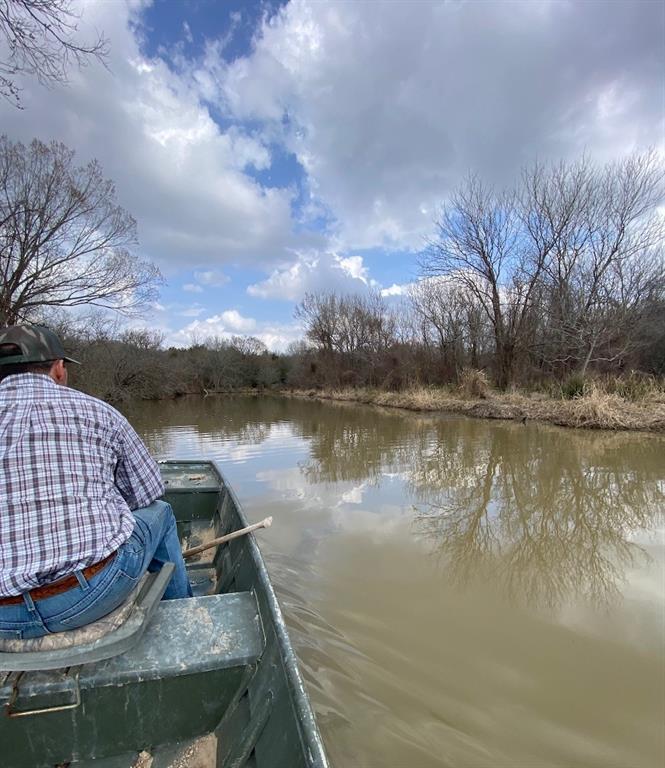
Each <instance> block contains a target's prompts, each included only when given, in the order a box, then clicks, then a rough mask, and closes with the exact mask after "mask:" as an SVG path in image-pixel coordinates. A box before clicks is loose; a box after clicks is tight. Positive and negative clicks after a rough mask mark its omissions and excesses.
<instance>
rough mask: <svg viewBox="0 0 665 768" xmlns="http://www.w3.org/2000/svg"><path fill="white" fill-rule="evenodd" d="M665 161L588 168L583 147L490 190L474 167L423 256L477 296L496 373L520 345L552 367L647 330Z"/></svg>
mask: <svg viewBox="0 0 665 768" xmlns="http://www.w3.org/2000/svg"><path fill="white" fill-rule="evenodd" d="M663 179H664V172H663V167H662V162H661V160H660V158H659V156H658V155H657V153H655V152H646V153H644V154H634V155H632V156H630V157H628V158H626V159H623V160H619V161H617V162H615V163H612V164H610V165H607V166H605V167H601V168H597V167H595V166H593V165H592V164H591V163H590V162H588V160H587V159H586V158H582V159H581V160H580V161H577V162H574V163H560V164H558V165H554V166H549V167H545V166H542V165H539V164H536V165H534V166H532V167H531V168H529V169H526V170H525V171H524V172H523V174H522V177H521V179H520V182H519V183H518V184H517V185H516V186H515V188H513V189H509V190H505V191H503V192H500V193H496V192H494V191H493V190H491V189H488V188H487V187H486V186H484V185H483V184H482V182H480V181H479V180H478V179H477V178H476V177H471V178H470V179H469V180H468V181H467V182H466V183H464V184H463V185H462V186H461V187H460V188H459V189H458V190H457V191H456V192H455V193H454V194H453V195H452V197H451V199H450V201H449V202H448V203H447V204H446V205H445V207H444V208H443V211H442V213H441V216H440V218H439V220H438V222H437V236H436V238H435V239H433V240H432V241H431V242H430V244H429V248H428V250H427V252H426V255H425V257H424V259H423V260H422V261H421V268H422V273H423V276H425V277H429V278H433V277H435V278H442V277H445V279H446V281H447V282H448V283H449V284H456V285H458V286H460V287H462V288H464V290H465V291H466V292H467V293H468V294H469V295H471V296H473V297H474V299H475V301H476V303H477V305H478V306H479V307H480V308H481V309H482V311H483V313H484V314H485V316H486V318H487V320H488V321H489V323H490V324H491V327H492V331H493V335H494V348H495V364H496V381H497V384H498V385H499V386H500V387H502V388H505V387H506V386H508V385H509V384H510V383H511V381H512V379H513V376H514V372H515V365H516V361H517V359H518V356H520V355H521V356H522V357H523V358H524V357H526V354H527V353H528V354H530V355H531V356H532V357H537V358H539V359H540V360H541V361H542V363H543V365H544V366H549V368H550V370H552V369H553V370H554V371H555V372H558V373H560V374H561V373H565V372H566V371H570V370H573V369H579V370H580V372H581V373H582V374H584V373H586V370H587V368H588V366H589V364H590V363H592V362H599V363H600V362H604V363H610V362H612V363H617V364H619V363H620V361H621V360H622V359H623V358H624V357H625V355H626V354H628V353H629V352H630V351H631V350H634V349H635V348H636V345H637V344H638V342H639V339H640V338H641V337H644V336H645V334H644V333H643V331H644V318H645V308H646V307H647V306H651V307H653V306H658V305H659V302H660V301H662V298H663V290H664V287H665V279H664V271H663V258H662V250H661V247H662V243H663V239H664V231H665V230H664V225H665V219H664V218H663V216H662V214H661V213H660V212H659V210H658V206H659V204H660V202H661V201H662V199H663Z"/></svg>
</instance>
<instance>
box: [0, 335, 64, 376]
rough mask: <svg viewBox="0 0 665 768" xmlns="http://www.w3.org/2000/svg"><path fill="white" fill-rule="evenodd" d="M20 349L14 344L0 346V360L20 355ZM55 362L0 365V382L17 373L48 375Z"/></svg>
mask: <svg viewBox="0 0 665 768" xmlns="http://www.w3.org/2000/svg"><path fill="white" fill-rule="evenodd" d="M20 351H21V350H20V347H18V346H17V345H16V344H1V345H0V358H2V357H10V356H11V355H15V354H17V353H18V354H20ZM54 362H55V360H47V361H45V362H39V363H10V364H9V365H0V381H2V380H3V379H6V378H7V376H14V375H16V374H17V373H48V372H49V371H50V370H51V366H52V365H53V363H54Z"/></svg>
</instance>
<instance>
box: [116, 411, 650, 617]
mask: <svg viewBox="0 0 665 768" xmlns="http://www.w3.org/2000/svg"><path fill="white" fill-rule="evenodd" d="M129 415H130V418H132V417H133V418H134V420H136V419H137V418H138V419H139V420H143V419H145V417H146V415H148V417H149V420H150V427H149V428H148V429H146V430H144V433H145V434H146V439H147V440H148V443H149V444H150V447H151V449H152V450H153V451H154V452H155V453H156V454H157V455H159V456H160V457H166V456H173V455H185V454H187V453H191V454H192V455H210V456H216V457H218V458H222V459H224V460H230V461H235V462H239V461H246V460H248V459H250V458H253V459H257V457H258V455H259V453H260V455H261V459H260V460H261V464H262V465H263V466H262V467H261V468H260V471H259V472H258V473H257V477H259V478H261V479H263V480H269V479H271V478H272V481H273V485H274V489H273V490H275V491H279V492H281V493H282V496H283V498H285V499H287V498H288V499H301V500H302V499H305V498H307V497H309V498H310V499H311V500H312V501H314V500H316V499H318V500H319V501H321V502H322V503H323V501H324V500H325V504H326V505H327V507H328V509H337V508H339V507H344V506H346V507H347V508H348V507H353V508H354V509H352V510H351V511H350V512H349V513H348V516H349V521H348V522H347V523H346V525H347V526H348V525H350V524H351V522H350V520H351V519H352V518H353V516H354V515H355V516H358V515H360V514H362V509H361V508H362V507H364V506H365V503H364V502H363V491H366V490H367V489H368V488H369V487H374V488H375V489H376V488H381V486H382V485H383V486H384V487H385V486H387V484H386V483H385V478H386V476H390V477H391V478H399V480H400V482H399V483H398V484H396V485H395V484H393V488H392V493H393V494H398V495H399V497H400V499H399V501H400V502H401V504H402V507H407V508H408V507H409V505H410V506H411V507H412V509H414V510H415V516H414V521H413V525H412V532H413V533H414V534H415V535H416V536H418V537H425V538H426V539H427V540H428V541H429V543H430V546H431V549H432V551H433V552H434V553H435V554H436V556H437V558H438V561H439V563H440V565H441V567H442V571H443V573H442V575H443V578H445V579H447V580H448V581H452V582H453V583H456V584H458V585H459V586H462V585H465V584H468V583H469V582H470V581H478V580H490V581H492V582H493V583H495V584H497V585H500V586H501V587H502V588H503V589H504V590H505V591H506V592H507V593H508V594H509V595H510V596H512V597H513V598H519V599H520V600H526V601H527V602H529V603H540V604H542V605H544V606H547V607H550V608H554V607H557V606H559V605H560V604H561V603H562V602H564V601H565V600H566V599H567V598H583V599H586V600H589V601H592V602H594V603H596V604H605V603H608V602H611V601H613V600H615V599H616V598H617V596H618V595H619V594H620V591H621V588H622V584H623V579H624V574H625V571H626V569H627V568H628V567H630V566H633V565H635V563H636V560H639V559H640V558H646V557H647V555H646V554H645V551H644V549H643V548H642V547H641V546H640V545H639V544H638V543H636V541H635V540H636V539H638V538H640V536H639V534H640V532H649V531H651V530H652V529H653V528H654V525H655V521H656V516H657V514H658V510H659V509H660V508H662V506H663V503H664V502H665V493H664V484H663V462H662V447H661V446H662V441H659V439H658V438H651V437H649V436H645V435H639V434H629V433H603V434H600V433H591V432H582V431H577V432H576V431H573V430H564V429H557V428H552V427H547V426H542V425H521V424H512V423H492V422H488V421H480V420H473V419H463V418H432V417H431V416H418V415H415V414H411V413H403V412H399V411H395V410H389V409H384V410H379V409H371V408H362V407H360V408H359V407H356V406H352V405H348V404H344V403H319V402H313V401H303V400H298V401H290V400H286V399H280V398H264V397H254V398H247V397H244V398H243V397H239V398H218V397H211V398H206V399H204V400H201V399H195V400H193V401H190V403H189V404H188V403H187V402H182V401H181V402H175V403H164V404H159V407H158V408H156V409H155V412H153V413H150V412H148V413H146V410H145V408H142V409H141V412H140V414H139V413H138V412H134V413H133V414H129ZM162 424H168V425H169V429H168V430H164V429H162ZM289 441H291V442H290V443H289ZM296 443H297V445H298V446H299V455H300V456H301V457H302V458H300V459H298V460H297V462H296V464H297V467H295V466H292V467H289V468H286V467H281V466H277V467H275V468H272V467H270V458H269V457H270V455H271V451H274V452H275V453H278V452H279V453H284V451H285V446H286V445H287V444H289V446H290V449H291V450H292V451H293V450H294V445H295V444H296ZM659 447H661V448H660V450H659ZM266 465H268V466H266ZM314 486H318V487H319V488H321V489H323V487H324V486H325V488H326V489H327V492H326V493H325V495H321V492H320V491H319V490H316V491H315V490H314V488H313V487H314ZM386 490H387V488H386ZM375 497H376V498H377V499H379V501H377V502H375V504H377V503H378V504H380V505H381V506H380V509H379V510H376V509H372V512H377V511H378V512H380V513H382V514H384V515H387V514H394V513H395V511H396V510H397V509H398V507H399V505H398V504H396V503H395V501H396V500H395V499H391V500H390V502H391V503H388V499H387V498H386V496H385V494H384V496H383V497H381V496H380V495H377V494H375ZM336 523H337V524H338V525H342V526H344V525H345V523H344V521H343V520H342V519H341V518H340V517H339V516H337V518H336ZM328 530H329V529H328ZM642 538H644V537H642Z"/></svg>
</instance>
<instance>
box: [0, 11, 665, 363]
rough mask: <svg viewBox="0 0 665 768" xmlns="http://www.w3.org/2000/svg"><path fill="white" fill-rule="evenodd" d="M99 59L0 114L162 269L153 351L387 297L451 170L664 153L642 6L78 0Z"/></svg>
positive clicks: (1, 104)
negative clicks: (90, 166)
mask: <svg viewBox="0 0 665 768" xmlns="http://www.w3.org/2000/svg"><path fill="white" fill-rule="evenodd" d="M77 5H78V7H79V8H80V12H81V22H80V24H79V32H78V34H79V36H80V38H81V39H82V40H85V39H91V38H93V37H94V32H93V31H94V30H95V29H96V30H101V31H103V32H104V34H105V36H106V37H107V38H108V39H109V41H110V46H111V47H110V55H109V59H108V62H107V64H108V66H107V68H104V67H102V66H99V65H97V64H91V65H90V66H87V67H85V68H84V69H82V70H81V71H78V70H74V71H72V72H71V77H70V82H69V83H68V84H67V85H61V86H57V87H53V88H44V87H42V86H40V85H39V84H38V83H36V82H34V81H31V80H30V79H25V80H23V81H21V83H20V84H21V86H22V87H23V93H22V100H23V105H24V109H23V110H17V109H16V108H15V107H13V106H12V105H11V104H9V103H8V102H5V101H0V132H1V133H6V134H7V135H8V136H9V137H10V138H12V139H14V140H21V141H29V140H30V139H32V138H38V139H41V140H43V141H50V140H52V139H55V140H59V141H63V142H64V143H65V144H67V145H68V146H69V147H71V148H72V149H74V150H76V153H77V155H76V157H77V160H78V161H80V162H81V163H82V164H83V163H85V162H87V161H88V160H90V159H91V158H97V159H98V160H99V161H100V162H101V164H102V167H103V171H104V175H105V176H106V177H107V178H110V179H112V180H113V181H114V182H115V183H116V188H117V195H118V201H119V203H120V204H121V205H122V206H123V207H125V208H126V209H127V210H128V211H129V212H130V213H131V214H132V215H133V216H134V217H135V218H136V219H137V221H138V229H139V240H140V243H139V246H138V249H137V250H138V251H139V252H140V253H141V255H143V256H146V257H148V258H150V259H151V260H152V261H154V262H155V263H156V264H157V265H158V266H159V268H160V269H161V271H162V273H163V275H164V278H165V284H164V286H163V287H162V289H161V292H160V297H159V300H158V301H157V302H156V303H155V304H154V305H153V306H151V307H150V309H149V311H148V312H147V314H146V315H145V316H144V317H143V318H142V319H139V320H135V321H133V322H134V324H135V325H139V326H144V327H150V328H153V329H157V330H160V331H161V332H162V333H163V334H164V337H165V341H166V344H175V345H189V344H190V343H192V342H193V341H195V342H197V341H203V340H205V339H206V338H207V337H210V336H218V337H230V336H232V335H235V334H241V335H244V334H247V335H254V336H256V337H258V338H260V339H261V340H263V341H264V342H265V343H266V344H267V345H268V347H269V348H271V349H274V350H276V351H279V350H283V349H285V348H286V347H287V345H288V344H289V343H290V342H292V341H295V340H297V339H299V338H301V337H302V335H303V334H302V328H301V327H300V326H299V325H298V323H297V321H296V319H295V318H294V307H295V306H296V304H297V303H298V302H299V301H300V300H301V299H302V297H303V296H304V294H305V293H306V292H315V291H326V290H336V291H339V292H356V293H362V292H365V291H370V290H373V291H381V292H382V293H383V294H384V295H385V296H386V298H387V301H397V300H399V298H400V295H401V294H403V292H404V290H405V288H406V286H408V285H409V284H410V283H412V282H413V281H414V280H416V279H417V277H418V267H417V257H418V254H419V253H420V252H421V251H422V249H423V248H424V246H425V243H426V242H427V239H428V238H429V237H431V236H432V235H433V234H434V222H435V220H436V216H437V211H439V210H440V208H441V205H442V204H444V203H445V200H446V197H447V196H448V195H449V194H450V193H451V191H452V190H453V189H454V188H455V186H456V185H457V184H459V183H460V181H461V180H462V179H463V178H464V177H465V176H466V175H467V174H468V173H469V172H473V173H477V174H479V175H480V176H481V177H482V178H483V179H485V180H486V181H487V182H489V183H492V184H495V185H497V186H502V185H509V184H511V183H512V182H513V181H514V180H515V179H516V177H517V176H518V175H519V172H520V169H521V168H522V167H523V166H525V165H528V164H530V163H533V162H534V161H536V160H539V161H549V160H560V159H564V160H568V159H574V158H577V157H579V156H580V155H581V154H582V153H586V154H587V155H588V156H590V157H591V158H592V159H593V160H595V161H597V162H601V163H602V162H606V161H609V160H613V159H615V158H618V157H621V156H623V155H625V154H627V153H630V152H632V151H635V150H641V149H645V148H647V147H657V148H660V149H663V148H664V146H665V4H663V3H662V2H660V1H659V0H653V2H652V0H642V1H640V0H630V1H628V2H622V0H609V2H604V1H603V0H598V1H596V0H579V1H577V2H571V1H568V0H528V1H527V2H520V1H519V0H513V1H511V2H503V1H501V0H493V1H491V2H485V1H484V0H439V1H437V2H429V1H428V0H403V1H401V0H392V1H390V2H381V1H380V0H371V1H369V2H364V1H363V0H354V1H353V2H351V0H347V1H346V2H335V1H334V0H330V1H329V2H320V1H319V2H308V1H306V0H290V2H279V1H278V0H274V1H268V0H258V1H257V2H249V1H246V2H243V1H241V0H224V2H221V1H220V0H153V2H147V1H144V0H129V1H128V2H124V0H105V1H104V2H98V1H93V0H81V1H80V2H79V0H77Z"/></svg>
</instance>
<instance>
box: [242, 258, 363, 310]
mask: <svg viewBox="0 0 665 768" xmlns="http://www.w3.org/2000/svg"><path fill="white" fill-rule="evenodd" d="M375 285H376V284H375V283H374V281H372V280H370V278H369V274H368V269H367V268H366V267H365V266H364V265H363V259H362V256H349V257H346V258H344V257H342V256H340V255H339V254H337V253H318V252H308V253H300V254H298V257H297V258H296V260H295V261H293V262H291V263H289V264H284V265H281V266H280V267H278V268H277V269H275V270H273V272H272V273H271V274H270V276H269V277H268V278H267V279H266V280H263V281H262V282H260V283H254V284H253V285H250V286H249V287H248V288H247V293H248V294H249V295H250V296H255V297H258V298H262V299H284V300H287V301H299V300H300V299H302V297H303V296H304V295H305V294H306V293H316V292H319V291H338V292H340V293H357V292H361V291H365V290H367V288H368V287H374V286H375Z"/></svg>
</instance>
